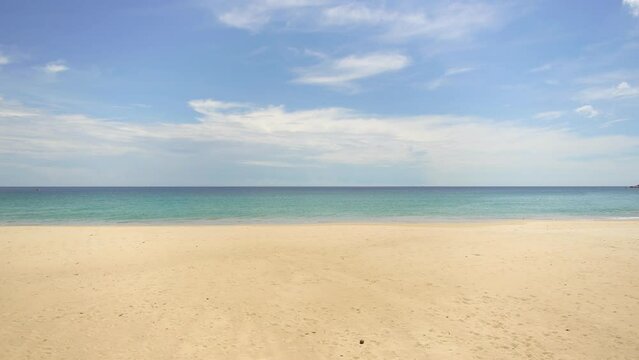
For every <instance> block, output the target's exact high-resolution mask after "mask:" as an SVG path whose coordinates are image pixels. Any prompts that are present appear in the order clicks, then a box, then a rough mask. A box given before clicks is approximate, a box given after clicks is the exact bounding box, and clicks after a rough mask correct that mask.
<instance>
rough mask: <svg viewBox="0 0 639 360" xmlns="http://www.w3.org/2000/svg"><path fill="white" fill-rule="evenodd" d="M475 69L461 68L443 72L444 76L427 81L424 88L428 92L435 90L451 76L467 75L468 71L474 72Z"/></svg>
mask: <svg viewBox="0 0 639 360" xmlns="http://www.w3.org/2000/svg"><path fill="white" fill-rule="evenodd" d="M474 70H475V68H472V67H463V68H450V69H448V70H446V72H444V74H443V75H442V76H440V77H438V78H436V79H434V80H431V81H429V82H428V83H427V84H426V88H427V89H428V90H436V89H439V88H440V87H442V86H443V85H444V84H446V82H447V81H448V78H449V77H451V76H456V75H460V74H463V73H467V72H470V71H474Z"/></svg>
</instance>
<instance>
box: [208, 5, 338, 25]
mask: <svg viewBox="0 0 639 360" xmlns="http://www.w3.org/2000/svg"><path fill="white" fill-rule="evenodd" d="M237 3H239V4H240V5H239V6H235V7H233V8H231V9H229V10H225V11H222V12H220V13H219V14H218V20H219V21H220V22H221V23H223V24H225V25H228V26H231V27H235V28H239V29H245V30H250V31H259V30H260V29H261V28H262V27H264V26H265V25H266V24H268V23H269V22H271V21H272V20H273V17H274V16H277V15H281V14H283V15H284V17H285V18H292V17H298V16H300V15H301V14H299V13H298V11H300V10H304V9H308V8H313V7H316V6H319V5H322V4H324V3H326V1H323V0H253V1H238V2H237ZM237 3H236V4H237ZM289 20H290V19H289Z"/></svg>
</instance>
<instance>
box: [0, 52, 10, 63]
mask: <svg viewBox="0 0 639 360" xmlns="http://www.w3.org/2000/svg"><path fill="white" fill-rule="evenodd" d="M10 62H11V60H10V59H9V57H8V56H5V55H2V54H0V66H2V65H7V64H8V63H10Z"/></svg>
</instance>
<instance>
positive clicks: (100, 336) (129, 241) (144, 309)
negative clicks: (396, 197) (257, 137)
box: [0, 220, 639, 360]
mask: <svg viewBox="0 0 639 360" xmlns="http://www.w3.org/2000/svg"><path fill="white" fill-rule="evenodd" d="M0 358H2V359H4V360H9V359H20V360H24V359H65V360H71V359H83V360H84V359H92V360H95V359H153V360H160V359H296V360H297V359H509V360H510V359H639V222H637V221H585V220H583V221H577V220H575V221H502V222H481V223H445V224H436V223H432V224H321V225H228V226H226V225H221V226H204V225H202V226H190V225H189V226H68V227H67V226H33V227H20V226H5V227H0Z"/></svg>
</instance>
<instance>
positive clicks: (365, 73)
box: [293, 53, 410, 87]
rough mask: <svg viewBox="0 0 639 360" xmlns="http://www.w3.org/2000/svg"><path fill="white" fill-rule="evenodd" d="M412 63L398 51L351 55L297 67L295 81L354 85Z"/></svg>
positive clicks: (314, 83)
mask: <svg viewBox="0 0 639 360" xmlns="http://www.w3.org/2000/svg"><path fill="white" fill-rule="evenodd" d="M409 64H410V59H409V58H408V57H407V56H404V55H402V54H397V53H373V54H366V55H350V56H347V57H343V58H340V59H334V60H328V61H325V62H323V63H321V64H319V65H316V66H312V67H308V68H301V69H297V70H296V72H297V73H298V75H299V76H298V77H297V78H295V79H294V80H293V81H294V82H297V83H301V84H311V85H324V86H333V87H352V86H353V82H354V81H356V80H360V79H364V78H368V77H372V76H376V75H380V74H383V73H387V72H392V71H398V70H401V69H403V68H405V67H406V66H408V65H409Z"/></svg>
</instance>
